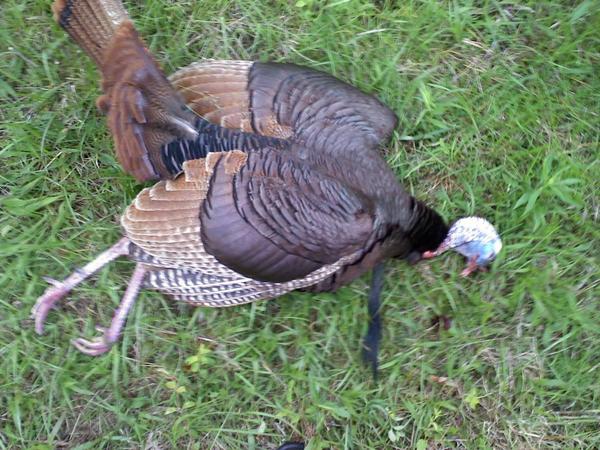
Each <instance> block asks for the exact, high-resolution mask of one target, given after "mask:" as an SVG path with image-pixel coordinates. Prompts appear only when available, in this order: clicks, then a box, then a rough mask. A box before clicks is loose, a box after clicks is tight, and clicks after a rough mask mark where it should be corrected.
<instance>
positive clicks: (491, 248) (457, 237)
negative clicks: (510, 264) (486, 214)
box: [423, 217, 502, 276]
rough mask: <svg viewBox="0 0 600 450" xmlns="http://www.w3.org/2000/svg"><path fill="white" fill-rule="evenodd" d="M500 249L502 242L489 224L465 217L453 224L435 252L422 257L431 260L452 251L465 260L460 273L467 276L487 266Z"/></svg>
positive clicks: (479, 219)
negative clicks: (466, 263) (465, 264)
mask: <svg viewBox="0 0 600 450" xmlns="http://www.w3.org/2000/svg"><path fill="white" fill-rule="evenodd" d="M501 249H502V240H501V239H500V236H499V235H498V232H497V231H496V229H495V228H494V226H493V225H492V224H491V223H490V222H488V221H487V220H485V219H482V218H481V217H465V218H463V219H460V220H457V221H456V222H454V224H453V225H452V226H451V227H450V230H449V231H448V236H446V239H444V241H443V242H442V243H441V244H440V246H439V247H438V248H437V250H434V251H431V252H425V253H423V257H424V258H433V257H435V256H438V255H440V254H442V253H443V252H445V251H446V250H454V251H455V252H458V253H460V254H461V255H463V256H465V257H466V258H467V261H468V265H467V268H466V269H465V270H463V272H462V273H461V275H463V276H467V275H469V274H470V273H472V272H474V271H475V270H477V269H480V268H485V267H486V266H488V265H489V264H490V263H491V262H492V261H493V260H494V259H495V258H496V255H498V253H499V252H500V250H501Z"/></svg>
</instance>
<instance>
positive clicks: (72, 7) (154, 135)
mask: <svg viewBox="0 0 600 450" xmlns="http://www.w3.org/2000/svg"><path fill="white" fill-rule="evenodd" d="M52 10H53V11H54V17H55V19H56V21H57V22H58V23H59V24H60V25H61V26H62V27H63V28H64V29H65V30H66V31H67V32H68V33H69V35H70V36H71V37H72V38H73V39H74V40H75V41H76V42H77V44H79V46H80V47H81V48H83V49H84V50H85V52H86V53H87V54H89V55H90V56H91V57H92V58H93V59H94V61H95V62H96V64H97V65H98V67H99V69H100V72H101V73H102V90H103V92H104V95H102V96H101V97H99V98H98V102H97V104H98V107H99V108H100V110H102V111H103V112H104V113H106V114H107V115H108V125H109V127H110V130H111V133H112V136H113V139H114V142H115V147H116V152H117V158H118V159H119V162H120V163H121V165H122V166H123V169H124V170H125V171H126V172H128V173H129V174H131V175H133V176H134V177H135V178H137V179H138V180H139V181H146V180H149V179H154V178H163V179H164V178H172V177H173V176H175V175H177V174H176V173H171V172H170V171H169V169H168V168H167V167H166V166H165V164H164V162H163V159H162V157H161V148H162V147H163V146H165V145H168V144H169V143H171V142H173V141H176V140H190V139H195V138H196V137H197V136H198V133H197V131H196V130H195V128H194V123H195V119H196V115H195V114H194V113H193V112H192V111H191V110H190V109H189V108H187V107H186V105H185V103H184V101H183V99H182V98H181V96H180V95H179V94H178V93H177V91H176V90H175V89H174V88H173V87H172V86H171V84H170V83H169V81H168V80H167V78H166V76H165V75H164V73H163V72H162V70H161V69H160V67H159V65H158V63H157V62H156V61H155V60H154V58H153V57H152V55H151V54H150V52H149V51H148V50H147V49H146V47H145V45H144V42H143V41H142V39H141V38H140V37H139V35H138V33H137V31H136V30H135V27H134V25H133V23H132V22H131V21H130V20H129V16H128V15H127V11H126V10H125V9H124V7H123V5H122V3H121V1H120V0H56V1H55V2H54V4H53V6H52Z"/></svg>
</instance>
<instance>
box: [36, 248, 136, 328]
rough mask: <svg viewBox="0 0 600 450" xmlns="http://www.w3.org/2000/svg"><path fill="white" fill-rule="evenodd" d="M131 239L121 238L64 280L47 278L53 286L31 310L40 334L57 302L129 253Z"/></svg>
mask: <svg viewBox="0 0 600 450" xmlns="http://www.w3.org/2000/svg"><path fill="white" fill-rule="evenodd" d="M129 242H130V241H129V239H127V238H126V237H124V238H122V239H120V240H119V241H118V242H117V243H116V244H115V245H113V246H112V247H111V248H109V249H108V250H106V251H104V252H102V253H100V255H98V257H97V258H96V259H94V260H93V261H90V262H89V263H87V264H86V265H85V266H83V267H82V268H81V269H77V270H75V271H74V272H73V273H72V274H71V275H69V276H68V277H67V278H65V279H64V280H63V281H56V280H52V279H49V278H46V281H48V282H49V283H50V284H51V286H49V287H48V288H47V289H46V291H45V292H44V294H43V295H41V296H40V297H39V298H38V299H37V301H36V302H35V305H34V307H33V308H32V310H31V317H32V318H33V319H35V331H36V333H38V334H42V333H43V332H44V322H45V321H46V316H47V315H48V312H49V311H50V310H51V309H52V308H53V307H54V305H55V304H56V302H58V301H59V300H60V299H61V298H63V297H64V296H65V295H67V294H68V293H69V292H70V291H71V290H72V289H73V288H74V287H75V286H77V285H78V284H79V283H81V282H82V281H83V280H85V279H86V278H88V277H89V276H90V275H92V274H94V273H96V272H97V271H98V270H100V269H101V268H102V267H104V266H105V265H106V264H108V263H109V262H111V261H113V260H115V259H117V258H118V257H119V256H124V255H127V254H128V253H129Z"/></svg>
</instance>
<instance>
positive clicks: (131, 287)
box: [71, 264, 147, 356]
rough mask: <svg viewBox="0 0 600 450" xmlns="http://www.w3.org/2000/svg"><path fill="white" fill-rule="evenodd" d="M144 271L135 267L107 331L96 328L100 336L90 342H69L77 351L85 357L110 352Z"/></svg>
mask: <svg viewBox="0 0 600 450" xmlns="http://www.w3.org/2000/svg"><path fill="white" fill-rule="evenodd" d="M146 270H147V269H146V268H145V267H144V266H143V265H142V264H137V265H136V266H135V270H134V271H133V275H131V279H130V280H129V284H128V285H127V289H126V290H125V294H124V295H123V299H122V300H121V303H120V304H119V307H118V308H117V309H116V310H115V315H114V316H113V319H112V321H111V323H110V327H108V328H107V329H104V328H100V327H97V328H96V329H97V330H98V331H99V332H100V333H102V335H101V336H98V337H96V338H94V339H92V340H87V339H83V338H78V339H74V340H73V341H71V343H72V344H73V345H74V346H75V348H77V350H79V351H80V352H82V353H85V354H86V355H90V356H98V355H101V354H102V353H106V352H107V351H108V350H110V348H111V347H112V345H113V344H114V343H115V342H117V340H118V339H119V337H120V335H121V330H122V329H123V325H125V321H126V320H127V314H129V310H130V309H131V307H132V306H133V304H134V303H135V300H136V298H137V296H138V294H139V292H140V288H141V286H142V282H143V281H144V277H145V276H146Z"/></svg>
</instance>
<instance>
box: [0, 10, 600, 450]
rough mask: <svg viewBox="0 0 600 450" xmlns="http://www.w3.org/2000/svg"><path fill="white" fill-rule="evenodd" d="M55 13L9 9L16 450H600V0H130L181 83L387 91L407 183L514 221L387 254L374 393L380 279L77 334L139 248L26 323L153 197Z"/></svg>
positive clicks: (5, 390) (150, 303)
mask: <svg viewBox="0 0 600 450" xmlns="http://www.w3.org/2000/svg"><path fill="white" fill-rule="evenodd" d="M48 3H49V2H48V1H45V0H44V1H42V0H28V1H21V0H4V1H3V2H2V5H1V6H0V10H1V11H0V12H1V14H0V99H1V102H2V103H1V108H0V162H1V167H2V170H1V171H0V214H1V216H0V261H1V262H0V292H1V295H0V305H1V306H0V360H1V364H0V448H2V449H4V448H11V449H13V448H15V449H16V448H31V449H38V450H39V449H50V448H78V449H86V448H89V449H100V448H106V449H130V448H148V449H158V448H162V449H166V448H178V449H185V448H189V449H210V448H215V449H242V448H244V449H245V448H248V449H254V448H256V449H264V448H274V447H275V446H277V445H279V444H280V443H281V442H282V441H283V440H285V439H289V438H301V439H304V440H305V441H307V442H309V444H310V445H309V448H310V449H323V448H337V449H342V448H348V449H350V448H357V449H360V448H377V449H390V448H417V449H426V448H431V449H441V448H468V449H492V448H493V449H499V448H500V449H501V448H556V449H563V448H590V449H591V448H599V447H600V425H599V424H600V375H599V374H600V327H599V326H598V324H599V323H600V308H599V297H600V296H599V286H598V284H599V278H600V273H599V267H598V259H597V253H598V251H599V250H600V246H599V242H600V232H599V230H600V228H599V226H598V215H599V208H600V200H599V198H598V192H599V191H600V183H599V182H598V179H599V175H598V174H600V167H599V163H598V160H599V155H600V151H599V140H600V133H599V127H600V117H599V114H600V79H599V78H600V75H599V74H600V70H599V68H600V12H599V10H600V5H599V3H598V2H597V1H596V0H584V1H582V2H580V1H577V2H560V1H547V2H534V1H526V2H525V3H519V4H517V3H514V2H508V1H480V2H475V1H466V2H437V1H433V0H422V1H417V0H407V1H404V2H398V4H399V5H401V6H393V5H395V4H396V2H392V1H387V0H386V1H372V2H366V1H358V0H348V1H343V0H342V1H331V2H329V3H328V5H327V6H326V7H323V6H319V5H321V2H318V1H316V0H304V1H299V2H295V1H283V0H277V1H270V2H259V1H256V2H252V1H237V2H236V1H227V0H218V1H210V2H209V1H206V2H195V1H189V0H188V1H178V2H171V1H164V2H159V1H158V0H152V1H138V2H129V5H128V6H129V7H130V9H131V13H132V16H133V17H134V18H135V21H136V24H137V25H138V27H139V29H140V30H141V33H142V35H143V36H145V37H146V39H147V42H148V43H149V46H150V47H151V49H152V51H153V52H155V54H156V55H157V56H158V58H159V60H160V61H161V62H162V64H163V65H164V67H165V69H166V71H167V72H172V71H173V70H175V69H176V68H177V67H179V66H182V65H186V64H188V63H191V62H193V61H195V60H198V59H201V58H241V59H262V60H266V59H271V60H275V61H292V62H296V63H301V64H305V65H308V66H311V67H315V68H318V69H321V70H324V71H327V72H330V73H333V74H335V75H336V76H338V77H340V78H342V79H344V80H347V81H349V82H351V83H353V84H355V85H357V86H359V87H360V88H362V89H365V90H367V91H369V92H373V93H376V94H377V95H378V96H379V97H380V98H381V99H382V100H383V101H385V102H386V103H387V104H388V105H390V106H391V107H392V108H393V109H394V110H395V111H396V112H397V113H398V115H399V118H400V126H399V128H398V133H397V135H396V136H395V137H394V140H393V142H392V144H391V145H390V146H389V147H388V148H387V149H386V155H387V157H388V160H389V162H390V164H391V165H392V166H393V167H394V169H395V170H396V172H397V174H398V177H399V178H400V179H401V180H403V183H404V184H405V185H406V186H407V187H408V188H409V189H410V190H411V191H412V192H414V193H415V195H417V196H418V197H419V198H422V199H425V200H426V201H427V202H428V203H429V204H430V205H432V206H434V207H435V208H436V209H438V210H439V211H440V212H441V213H442V214H443V215H444V216H445V217H446V218H448V219H449V220H451V219H453V218H457V217H459V216H464V215H469V214H473V213H477V214H480V215H483V216H485V217H487V218H489V219H490V220H491V221H493V222H494V223H495V224H496V225H497V226H498V228H499V230H500V232H501V234H502V236H503V239H504V242H505V247H504V250H503V252H502V254H501V256H500V257H499V259H498V260H497V261H496V263H495V264H494V266H493V268H492V271H491V272H490V273H487V274H478V275H477V276H476V277H474V278H472V279H466V280H465V279H461V278H460V277H459V276H458V273H459V272H460V270H461V268H462V266H463V264H464V262H463V261H462V260H461V259H460V258H459V257H458V256H450V255H447V256H445V257H444V258H440V259H439V260H434V261H432V262H428V263H422V264H419V265H418V266H415V267H410V266H407V265H406V264H404V263H400V262H394V263H391V264H389V265H388V269H387V273H386V290H385V310H384V320H385V327H384V338H383V347H382V355H381V360H382V366H383V367H382V373H381V382H380V383H379V384H378V385H375V384H374V383H373V382H372V381H371V379H370V374H369V371H368V370H367V369H366V368H365V367H364V366H363V365H362V364H361V361H360V351H359V345H360V340H361V336H362V335H363V333H364V332H365V329H366V305H365V298H366V292H367V283H368V278H366V279H361V280H358V281H356V282H354V283H353V284H352V285H350V286H348V287H346V288H343V289H341V290H340V291H339V292H337V293H335V294H329V295H319V296H314V295H307V294H300V293H293V294H291V295H287V296H285V297H283V298H281V299H277V300H274V301H271V302H264V303H259V304H254V305H249V306H244V307H238V308H233V309H225V310H210V309H194V308H191V307H188V306H185V305H179V304H176V303H174V302H172V301H170V300H169V299H166V298H163V297H161V296H160V295H159V294H157V293H155V292H144V293H143V294H142V295H141V297H140V301H139V302H138V303H137V304H136V306H135V308H134V310H133V312H132V313H131V315H130V318H129V321H128V323H127V327H126V330H125V335H124V338H123V339H122V340H121V341H120V342H119V343H118V344H117V345H116V346H115V347H114V348H113V350H112V351H111V352H110V354H108V355H107V356H103V357H99V358H90V357H87V356H84V355H82V354H80V353H79V352H77V351H76V350H75V349H74V348H73V347H72V346H71V345H70V344H69V340H70V339H71V338H74V337H77V336H79V335H80V334H82V333H83V334H84V335H85V336H87V337H90V336H93V335H94V330H93V327H94V325H95V324H97V323H101V324H106V323H108V322H109V320H110V318H111V316H112V310H113V308H114V307H115V306H116V305H117V303H118V301H119V297H120V295H121V293H122V291H123V288H124V285H125V283H126V280H127V277H128V276H129V274H130V273H131V271H132V264H131V263H130V262H128V261H121V262H118V263H115V264H113V265H111V266H110V268H108V269H105V270H104V271H102V272H101V273H100V274H99V275H98V276H97V277H94V278H93V280H92V281H90V282H87V283H85V284H84V285H83V286H82V287H81V288H78V289H77V290H76V291H74V292H73V294H72V295H71V296H70V297H69V298H68V300H67V301H65V302H63V303H62V308H61V309H60V310H59V311H57V312H52V313H51V314H50V316H49V317H48V326H47V332H46V334H44V335H43V336H37V335H36V334H35V333H34V332H33V325H32V322H31V320H30V319H29V310H30V308H31V306H32V305H33V303H34V301H35V299H36V297H37V296H38V295H40V294H41V293H42V292H43V290H44V288H45V285H44V281H43V280H42V276H43V275H50V276H53V277H56V278H61V277H63V276H65V275H67V274H68V273H69V272H70V270H71V269H72V268H74V267H76V266H78V265H81V264H82V263H84V262H85V261H87V260H89V259H90V258H91V257H92V256H94V255H95V254H97V253H98V252H100V251H101V250H103V249H104V248H106V247H107V246H108V245H110V244H111V243H113V242H114V241H115V240H116V239H117V238H118V237H119V226H118V220H117V219H118V216H119V214H120V213H121V212H122V211H123V209H124V208H125V206H126V205H127V204H128V203H129V201H130V200H131V199H132V198H133V197H134V196H135V194H136V192H138V191H139V189H140V186H139V185H137V184H136V183H135V182H134V181H133V180H132V179H131V178H130V177H128V176H126V175H124V174H123V173H121V170H120V169H119V167H118V165H117V163H116V160H115V158H114V154H113V151H112V143H111V139H110V136H109V135H108V132H107V128H106V124H105V119H104V118H103V117H101V116H100V115H99V114H98V113H97V112H96V109H95V106H94V100H95V98H96V96H97V95H98V93H99V91H98V75H97V73H96V71H95V68H94V67H93V64H92V63H91V62H90V61H89V60H88V59H87V58H85V57H84V56H83V54H82V53H81V52H79V51H78V50H77V48H76V47H75V46H74V45H73V44H72V43H70V41H69V39H68V38H67V37H66V35H65V34H64V33H63V32H62V31H61V30H59V29H58V27H57V26H55V25H54V23H53V21H52V18H51V14H50V12H49V5H48ZM438 315H446V316H449V317H451V318H452V326H451V327H450V329H449V330H438V329H437V327H436V326H433V325H432V319H433V318H434V317H435V316H438Z"/></svg>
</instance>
